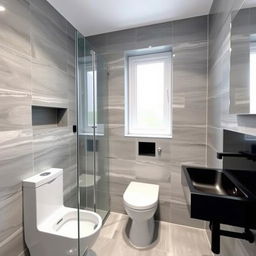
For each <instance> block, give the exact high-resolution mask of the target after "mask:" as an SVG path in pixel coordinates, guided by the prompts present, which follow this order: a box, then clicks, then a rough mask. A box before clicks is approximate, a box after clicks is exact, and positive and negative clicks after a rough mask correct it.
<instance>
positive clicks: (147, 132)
mask: <svg viewBox="0 0 256 256" xmlns="http://www.w3.org/2000/svg"><path fill="white" fill-rule="evenodd" d="M158 61H161V62H162V61H163V62H164V64H165V71H164V73H165V74H164V76H165V77H164V91H165V102H164V105H165V106H164V111H165V113H164V119H165V128H164V129H158V130H156V129H150V128H149V129H145V128H143V129H140V128H138V127H136V125H135V124H136V98H137V96H136V91H137V90H136V65H137V64H139V63H143V62H144V63H150V62H151V63H152V62H158ZM127 67H128V71H127V74H126V76H127V79H126V80H127V81H126V88H125V92H126V97H125V98H126V100H125V136H132V137H153V138H172V53H171V52H170V51H168V52H162V53H153V54H144V55H137V56H128V58H127Z"/></svg>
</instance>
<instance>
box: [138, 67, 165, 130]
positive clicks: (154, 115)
mask: <svg viewBox="0 0 256 256" xmlns="http://www.w3.org/2000/svg"><path fill="white" fill-rule="evenodd" d="M136 100H137V124H138V126H139V127H140V128H147V127H149V126H150V127H161V125H162V123H163V117H164V63H161V62H158V63H149V64H147V63H146V64H138V65H137V99H136Z"/></svg>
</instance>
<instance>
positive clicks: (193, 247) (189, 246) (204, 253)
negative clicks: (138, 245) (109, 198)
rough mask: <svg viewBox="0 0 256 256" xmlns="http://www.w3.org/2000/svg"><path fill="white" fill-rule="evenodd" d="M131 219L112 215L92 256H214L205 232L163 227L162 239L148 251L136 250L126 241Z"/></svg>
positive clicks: (180, 227) (168, 226)
mask: <svg viewBox="0 0 256 256" xmlns="http://www.w3.org/2000/svg"><path fill="white" fill-rule="evenodd" d="M127 220H128V217H127V216H126V215H123V214H119V213H113V212H112V213H111V214H110V216H109V217H108V220H107V221H106V223H105V225H104V227H103V228H102V230H101V233H100V236H99V238H98V240H97V242H96V243H95V244H94V246H93V248H92V250H90V252H89V253H88V255H89V256H96V255H97V256H106V255H107V256H108V255H111V256H153V255H157V256H212V255H213V254H212V253H211V250H210V246H209V242H208V240H207V237H206V232H205V231H204V230H200V229H195V228H189V227H185V226H179V225H175V224H171V223H167V222H160V223H159V227H160V228H159V239H158V241H157V242H156V244H155V246H154V247H153V248H151V249H147V250H136V249H134V248H133V247H131V246H130V245H129V244H128V243H127V242H126V241H125V239H124V237H123V229H124V227H125V225H126V223H127Z"/></svg>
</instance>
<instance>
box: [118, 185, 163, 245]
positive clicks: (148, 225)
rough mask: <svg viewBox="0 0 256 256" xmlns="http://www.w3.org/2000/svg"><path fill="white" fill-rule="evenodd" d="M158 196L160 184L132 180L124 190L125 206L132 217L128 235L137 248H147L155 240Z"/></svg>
mask: <svg viewBox="0 0 256 256" xmlns="http://www.w3.org/2000/svg"><path fill="white" fill-rule="evenodd" d="M158 196H159V186H158V185H154V184H147V183H140V182H131V183H130V184H129V186H128V187H127V188H126V190H125V192H124V195H123V200H124V207H125V210H126V212H127V214H128V216H129V217H130V218H131V219H132V223H131V227H130V230H129V233H128V234H126V235H127V236H128V239H129V241H130V243H131V244H132V245H133V246H134V247H136V248H146V247H148V246H150V245H151V243H152V242H153V236H154V228H155V222H154V214H155V212H156V210H157V206H158Z"/></svg>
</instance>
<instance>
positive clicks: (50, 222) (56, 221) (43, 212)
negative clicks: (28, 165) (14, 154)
mask: <svg viewBox="0 0 256 256" xmlns="http://www.w3.org/2000/svg"><path fill="white" fill-rule="evenodd" d="M23 193H24V229H25V241H26V244H27V247H28V248H29V251H30V255H31V256H66V255H69V256H71V255H76V256H77V255H78V251H77V248H78V211H77V209H73V208H69V207H65V206H64V205H63V170H62V169H56V168H52V169H49V170H47V171H45V172H43V173H40V174H38V175H35V176H33V177H31V178H28V179H26V180H24V181H23ZM79 214H80V221H79V223H80V252H81V255H83V254H84V253H85V252H86V250H87V249H88V248H89V247H91V246H92V245H93V243H94V242H95V241H96V239H97V237H98V235H99V231H100V229H101V226H102V219H101V217H100V216H99V215H98V214H96V213H94V212H90V211H85V210H80V211H79Z"/></svg>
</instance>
